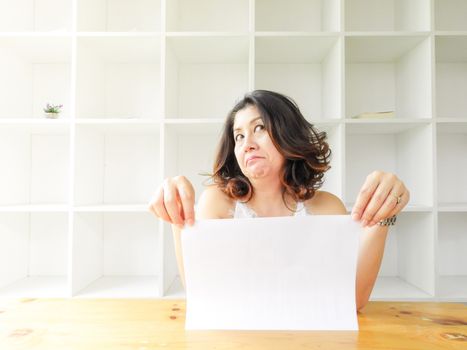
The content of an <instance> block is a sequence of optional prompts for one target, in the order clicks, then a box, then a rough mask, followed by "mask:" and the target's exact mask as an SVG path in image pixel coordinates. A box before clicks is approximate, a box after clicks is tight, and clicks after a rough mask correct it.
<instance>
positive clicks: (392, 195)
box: [368, 181, 405, 226]
mask: <svg viewBox="0 0 467 350" xmlns="http://www.w3.org/2000/svg"><path fill="white" fill-rule="evenodd" d="M404 192H405V188H404V185H403V184H402V182H400V181H398V182H397V183H396V184H395V185H394V187H393V188H392V189H391V190H390V192H389V193H388V195H387V197H386V199H385V200H384V202H383V204H382V205H381V206H380V208H379V209H378V210H377V211H376V213H375V214H374V215H373V217H372V218H371V220H369V221H368V222H369V224H368V225H369V226H373V225H375V224H376V223H378V222H379V221H380V220H383V219H386V218H389V217H391V216H392V215H394V214H392V213H393V212H394V211H396V212H399V211H400V210H401V209H402V208H403V205H402V204H403V203H402V202H399V203H397V200H398V197H399V196H400V195H401V194H403V193H404ZM401 201H402V197H401Z"/></svg>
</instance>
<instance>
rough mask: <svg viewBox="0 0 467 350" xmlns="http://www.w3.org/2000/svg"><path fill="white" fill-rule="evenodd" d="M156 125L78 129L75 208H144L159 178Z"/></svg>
mask: <svg viewBox="0 0 467 350" xmlns="http://www.w3.org/2000/svg"><path fill="white" fill-rule="evenodd" d="M159 129H160V127H159V126H158V125H152V126H150V125H136V124H128V125H124V124H117V125H108V124H102V125H99V124H96V125H77V127H76V145H75V152H76V153H75V189H74V191H75V203H74V204H75V205H77V206H96V205H97V206H98V205H146V204H147V203H148V202H149V198H150V196H151V194H152V192H153V191H154V186H155V183H157V179H158V176H159V174H160V164H159V159H160V155H159V152H160V151H159V150H160V147H159Z"/></svg>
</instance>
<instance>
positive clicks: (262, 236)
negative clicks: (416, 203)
mask: <svg viewBox="0 0 467 350" xmlns="http://www.w3.org/2000/svg"><path fill="white" fill-rule="evenodd" d="M361 232H362V228H361V226H360V224H359V223H358V222H355V221H353V220H352V219H351V217H350V215H311V216H305V217H270V218H251V219H250V218H245V219H219V220H199V221H196V222H195V224H194V225H193V226H191V227H188V226H187V227H186V228H184V229H183V230H182V234H181V240H182V252H183V261H184V268H185V280H186V308H187V309H186V323H185V328H186V329H189V330H194V329H199V330H208V329H209V330H214V329H220V330H358V322H357V314H356V303H355V277H356V265H357V254H358V244H359V237H360V233H361Z"/></svg>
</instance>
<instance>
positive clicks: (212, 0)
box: [166, 0, 249, 32]
mask: <svg viewBox="0 0 467 350" xmlns="http://www.w3.org/2000/svg"><path fill="white" fill-rule="evenodd" d="M166 7H167V31H170V32H172V31H174V32H185V31H195V32H216V31H218V32H219V31H220V32H247V31H248V9H249V1H248V0H198V1H192V0H168V1H167V4H166Z"/></svg>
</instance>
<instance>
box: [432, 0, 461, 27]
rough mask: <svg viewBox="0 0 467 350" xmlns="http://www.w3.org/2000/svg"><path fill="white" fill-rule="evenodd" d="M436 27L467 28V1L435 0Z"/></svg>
mask: <svg viewBox="0 0 467 350" xmlns="http://www.w3.org/2000/svg"><path fill="white" fill-rule="evenodd" d="M434 6H435V9H434V11H435V29H436V30H449V31H459V30H467V21H466V18H467V3H466V2H465V1H464V0H435V1H434Z"/></svg>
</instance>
